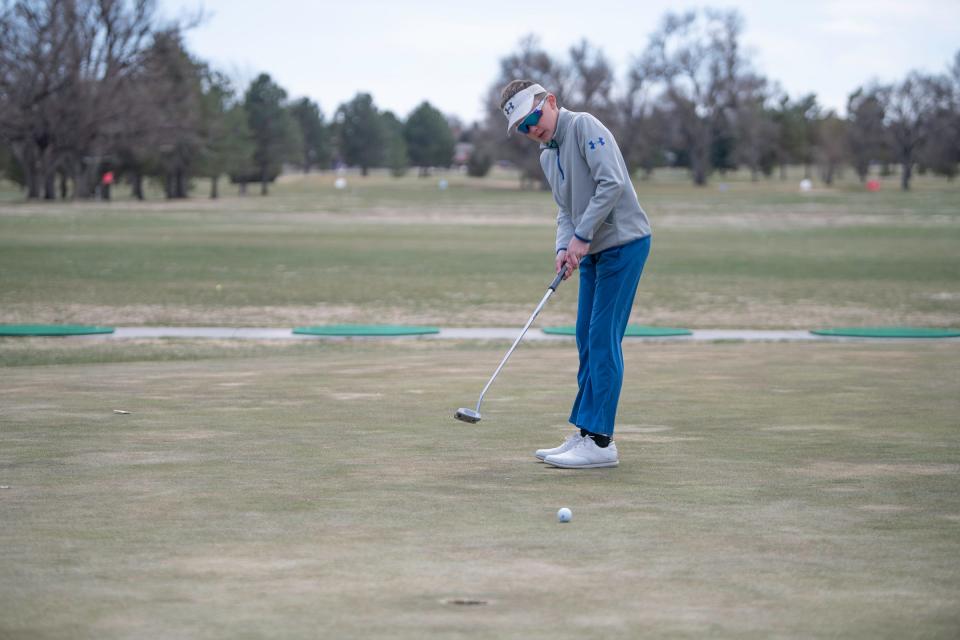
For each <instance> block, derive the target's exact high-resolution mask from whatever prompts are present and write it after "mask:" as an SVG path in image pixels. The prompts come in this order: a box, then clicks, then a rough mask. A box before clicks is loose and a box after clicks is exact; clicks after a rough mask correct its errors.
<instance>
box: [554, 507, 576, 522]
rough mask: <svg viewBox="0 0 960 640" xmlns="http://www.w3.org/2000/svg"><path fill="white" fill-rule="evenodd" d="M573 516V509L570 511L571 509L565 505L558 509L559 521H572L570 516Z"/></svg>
mask: <svg viewBox="0 0 960 640" xmlns="http://www.w3.org/2000/svg"><path fill="white" fill-rule="evenodd" d="M572 517H573V511H570V509H567V508H566V507H563V508H562V509H560V510H559V511H557V522H570V518H572Z"/></svg>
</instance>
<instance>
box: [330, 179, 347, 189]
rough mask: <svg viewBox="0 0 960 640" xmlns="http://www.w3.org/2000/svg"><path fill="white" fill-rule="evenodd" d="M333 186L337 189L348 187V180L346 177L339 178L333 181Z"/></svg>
mask: <svg viewBox="0 0 960 640" xmlns="http://www.w3.org/2000/svg"><path fill="white" fill-rule="evenodd" d="M333 186H334V187H336V188H337V189H346V188H347V180H346V179H345V178H337V179H336V180H334V181H333Z"/></svg>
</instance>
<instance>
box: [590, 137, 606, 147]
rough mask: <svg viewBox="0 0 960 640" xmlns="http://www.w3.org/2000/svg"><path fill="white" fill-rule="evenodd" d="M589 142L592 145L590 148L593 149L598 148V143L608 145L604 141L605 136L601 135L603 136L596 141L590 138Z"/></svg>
mask: <svg viewBox="0 0 960 640" xmlns="http://www.w3.org/2000/svg"><path fill="white" fill-rule="evenodd" d="M587 144H589V145H590V149H591V150H593V149H596V148H597V145H598V144H599V145H600V146H601V147H602V146H604V145H606V144H607V143H606V142H604V141H603V137H602V136H601V137H599V138H597V141H596V142H594V141H593V140H590V141H589V142H587Z"/></svg>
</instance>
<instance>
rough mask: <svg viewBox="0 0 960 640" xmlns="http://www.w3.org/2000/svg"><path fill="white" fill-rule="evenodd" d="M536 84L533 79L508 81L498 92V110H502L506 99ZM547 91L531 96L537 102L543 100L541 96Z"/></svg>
mask: <svg viewBox="0 0 960 640" xmlns="http://www.w3.org/2000/svg"><path fill="white" fill-rule="evenodd" d="M535 84H537V83H536V82H534V81H533V80H511V81H510V83H509V84H508V85H507V86H505V87H504V88H503V91H501V92H500V110H501V111H503V107H504V106H505V105H506V104H507V100H509V99H510V98H512V97H513V96H515V95H517V94H518V93H520V92H521V91H523V90H524V89H526V88H527V87H532V86H533V85H535ZM545 95H547V93H546V92H545V91H544V92H541V93H538V94H537V95H535V96H534V97H533V100H534V102H539V101H540V100H543V96H545Z"/></svg>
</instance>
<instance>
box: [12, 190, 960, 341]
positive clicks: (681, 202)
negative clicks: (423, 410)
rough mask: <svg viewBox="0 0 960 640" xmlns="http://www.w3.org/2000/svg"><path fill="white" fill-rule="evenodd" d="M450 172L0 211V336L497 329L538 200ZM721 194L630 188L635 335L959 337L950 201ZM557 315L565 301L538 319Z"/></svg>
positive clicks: (535, 221)
mask: <svg viewBox="0 0 960 640" xmlns="http://www.w3.org/2000/svg"><path fill="white" fill-rule="evenodd" d="M448 177H449V180H450V183H451V187H450V188H449V189H448V190H447V191H445V192H440V191H438V190H437V189H436V179H435V178H431V179H418V178H416V177H410V178H404V179H401V180H394V179H391V178H388V177H383V176H371V177H369V178H367V179H361V178H359V177H352V176H351V177H350V187H349V188H348V189H347V190H345V191H343V192H341V191H337V190H335V189H333V188H332V186H331V183H332V180H333V176H331V175H313V176H307V177H302V176H291V177H288V178H285V179H284V182H283V183H281V184H279V185H276V186H275V187H274V189H273V195H271V196H270V197H268V198H261V197H259V196H255V195H250V196H248V197H246V198H238V197H235V196H230V197H225V198H224V199H222V200H220V201H216V202H211V201H209V200H206V199H203V198H195V199H193V200H189V201H186V202H181V203H172V204H167V203H163V202H156V201H148V202H147V203H135V202H131V201H129V200H120V201H117V202H113V203H110V204H105V203H96V202H93V203H53V204H4V205H0V273H3V279H2V281H0V322H85V323H96V324H121V325H128V324H134V325H136V324H173V325H197V324H218V325H229V326H258V325H278V326H284V325H295V324H320V323H325V322H354V323H366V324H370V323H377V322H406V323H410V324H435V325H440V326H451V325H460V326H487V325H493V326H512V325H514V324H516V323H517V322H518V319H522V318H523V317H525V316H526V314H527V313H529V307H530V306H532V304H533V303H534V302H535V301H536V299H537V298H538V296H539V295H540V293H541V291H542V290H543V289H544V288H545V285H546V284H547V282H549V280H550V270H551V268H552V257H551V256H552V246H553V233H554V232H553V229H554V222H553V215H554V205H553V203H552V199H551V197H550V195H549V194H548V193H545V192H533V191H527V192H521V191H518V190H516V189H515V188H512V187H513V185H514V182H513V180H512V178H509V177H508V176H507V177H505V176H500V177H495V178H492V179H490V180H475V179H469V178H465V177H461V176H448ZM730 179H731V182H730V189H729V190H728V191H726V192H720V191H719V190H717V189H716V188H715V186H711V187H709V188H706V189H696V188H693V187H690V186H689V185H687V184H686V183H685V182H680V181H678V180H677V179H676V176H670V175H666V176H663V177H658V178H657V179H655V180H653V181H649V182H644V181H640V182H638V183H637V188H638V191H639V193H640V197H641V201H642V202H643V204H644V206H645V207H646V208H647V210H648V212H649V215H650V217H651V219H652V222H653V226H654V243H653V252H652V255H651V259H650V262H649V265H648V269H647V271H646V273H645V275H644V280H643V283H642V285H641V290H640V294H639V296H638V301H637V306H636V310H635V313H634V318H635V320H637V321H640V322H644V323H647V324H669V325H679V326H687V327H694V328H698V327H699V328H706V327H753V328H781V327H796V328H815V327H819V326H828V325H858V324H901V325H908V324H918V325H926V326H944V327H945V326H955V325H956V324H957V318H958V316H960V290H958V288H957V282H958V281H960V252H957V251H956V247H957V246H960V225H958V224H957V222H958V220H960V189H958V188H957V187H956V186H954V185H951V184H950V183H947V182H945V181H937V180H933V179H922V180H918V182H917V185H916V190H915V191H914V192H912V193H908V194H903V193H900V192H899V191H896V190H890V189H887V190H884V191H882V192H881V193H879V194H869V193H864V192H862V191H860V190H857V187H856V186H855V185H853V184H851V183H843V184H841V185H840V186H838V187H836V188H833V189H820V190H818V191H815V192H814V193H812V194H800V193H798V192H796V189H795V186H794V184H793V181H790V182H788V183H781V182H780V181H777V180H774V181H765V182H761V183H757V184H753V183H750V182H748V181H746V182H745V181H743V180H740V179H738V178H737V177H736V176H732V177H731V178H730ZM218 285H219V287H218ZM568 288H569V289H572V288H573V287H568ZM567 295H569V296H571V297H572V295H573V294H572V293H569V294H567ZM555 307H556V305H555ZM572 319H573V305H572V304H566V305H565V306H560V307H559V308H552V309H549V310H548V313H547V315H546V316H545V318H544V320H545V321H546V322H550V323H569V322H571V321H572Z"/></svg>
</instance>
